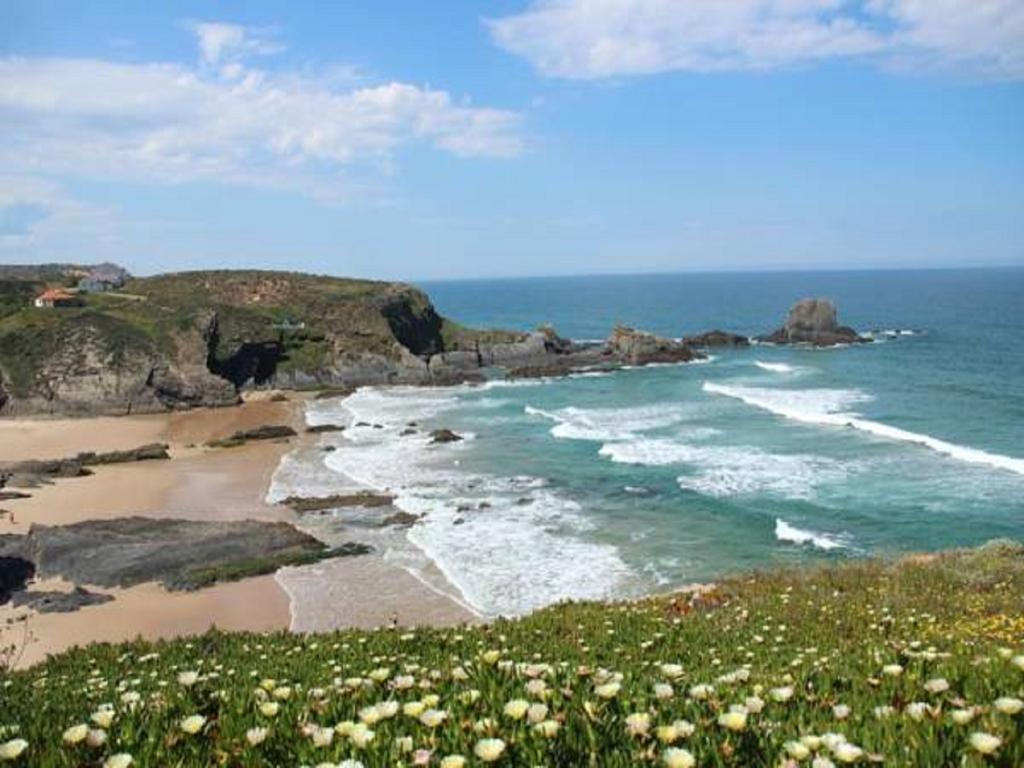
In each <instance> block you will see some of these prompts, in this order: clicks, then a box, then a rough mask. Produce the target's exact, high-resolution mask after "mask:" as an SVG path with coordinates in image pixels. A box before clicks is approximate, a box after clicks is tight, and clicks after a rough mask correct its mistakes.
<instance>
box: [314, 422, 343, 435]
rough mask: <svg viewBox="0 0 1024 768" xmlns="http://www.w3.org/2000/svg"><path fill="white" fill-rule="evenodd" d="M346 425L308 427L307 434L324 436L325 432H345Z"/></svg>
mask: <svg viewBox="0 0 1024 768" xmlns="http://www.w3.org/2000/svg"><path fill="white" fill-rule="evenodd" d="M344 431H345V425H344V424H317V425H315V426H312V427H306V433H307V434H310V435H322V434H324V433H325V432H344Z"/></svg>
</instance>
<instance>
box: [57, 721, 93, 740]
mask: <svg viewBox="0 0 1024 768" xmlns="http://www.w3.org/2000/svg"><path fill="white" fill-rule="evenodd" d="M88 735H89V726H88V725H86V724H85V723H79V724H78V725H72V726H71V727H70V728H68V729H67V730H66V731H64V737H63V738H64V743H65V744H79V743H81V742H83V741H85V737H86V736H88Z"/></svg>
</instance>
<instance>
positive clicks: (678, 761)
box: [661, 747, 697, 768]
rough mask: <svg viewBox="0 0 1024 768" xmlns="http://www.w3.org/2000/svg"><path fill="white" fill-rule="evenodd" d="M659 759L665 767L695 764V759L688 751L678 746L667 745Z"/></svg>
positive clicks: (686, 766) (685, 767) (691, 767)
mask: <svg viewBox="0 0 1024 768" xmlns="http://www.w3.org/2000/svg"><path fill="white" fill-rule="evenodd" d="M661 761H662V762H663V763H664V764H665V765H666V766H667V768H693V766H694V765H696V764H697V761H696V760H695V759H694V757H693V755H692V754H690V752H688V751H687V750H685V749H679V748H678V747H669V748H668V749H666V750H665V751H664V752H662V753H661Z"/></svg>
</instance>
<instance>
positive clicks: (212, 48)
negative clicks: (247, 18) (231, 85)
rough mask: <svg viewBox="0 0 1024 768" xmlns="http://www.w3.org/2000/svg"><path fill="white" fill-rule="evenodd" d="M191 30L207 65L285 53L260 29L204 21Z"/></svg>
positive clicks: (194, 25)
mask: <svg viewBox="0 0 1024 768" xmlns="http://www.w3.org/2000/svg"><path fill="white" fill-rule="evenodd" d="M191 28H192V31H193V32H195V35H196V42H197V43H198V45H199V53H200V55H201V56H202V59H203V61H205V62H206V63H207V64H217V63H219V62H220V61H222V60H223V59H225V58H237V57H241V56H243V55H252V54H260V55H268V54H272V53H278V52H279V51H282V50H284V48H283V47H282V46H281V45H279V44H278V43H275V42H273V41H272V40H270V39H269V38H268V36H267V35H266V34H265V33H263V32H261V31H260V30H254V29H250V28H247V27H243V26H241V25H239V24H225V23H223V22H219V21H200V22H196V23H195V24H192V25H191Z"/></svg>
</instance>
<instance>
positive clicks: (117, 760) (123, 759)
mask: <svg viewBox="0 0 1024 768" xmlns="http://www.w3.org/2000/svg"><path fill="white" fill-rule="evenodd" d="M134 762H135V758H133V757H132V756H131V755H129V754H128V753H127V752H119V753H118V754H116V755H111V756H110V757H108V758H107V759H106V760H104V761H103V768H128V766H129V765H131V764H132V763H134Z"/></svg>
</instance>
